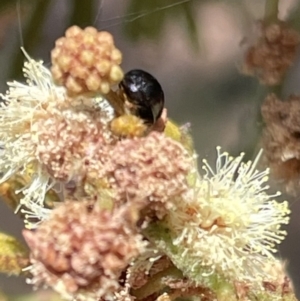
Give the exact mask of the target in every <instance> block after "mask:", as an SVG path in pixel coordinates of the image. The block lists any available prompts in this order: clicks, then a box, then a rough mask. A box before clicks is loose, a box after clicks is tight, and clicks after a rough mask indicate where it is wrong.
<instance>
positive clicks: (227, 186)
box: [167, 149, 289, 283]
mask: <svg viewBox="0 0 300 301" xmlns="http://www.w3.org/2000/svg"><path fill="white" fill-rule="evenodd" d="M258 157H259V156H258ZM242 158H243V154H242V155H241V156H239V157H237V158H232V157H230V156H229V155H228V154H227V153H221V152H220V149H218V158H217V164H216V170H215V171H214V170H213V169H212V168H211V167H210V166H209V165H208V164H207V162H206V161H204V163H205V165H204V169H205V171H206V175H205V176H204V177H203V178H202V179H201V180H199V181H198V182H197V183H196V185H195V188H194V190H193V191H191V192H190V194H189V195H187V196H186V198H185V199H184V201H182V202H180V203H178V204H177V208H176V210H175V211H172V210H170V213H169V214H168V216H167V225H168V228H169V229H171V233H172V238H173V245H175V246H177V247H178V248H179V250H181V252H182V259H180V260H182V261H183V265H184V266H185V271H186V273H187V274H188V275H192V278H194V280H196V281H197V277H201V276H200V275H201V274H202V275H209V274H211V273H215V272H217V273H218V274H219V275H223V276H225V277H226V278H229V279H232V280H238V281H250V282H251V283H260V281H262V280H263V279H265V278H267V277H268V276H267V275H265V273H264V272H263V271H262V265H263V262H264V261H266V260H267V258H268V260H269V259H271V260H274V258H273V253H274V252H276V247H275V246H276V245H277V244H278V243H279V242H280V241H281V240H282V239H283V238H284V237H285V235H286V232H285V231H284V230H281V229H280V226H281V225H282V224H287V223H288V221H289V218H288V214H289V209H288V204H287V202H283V203H278V202H276V201H274V200H272V198H273V197H276V196H277V195H278V194H276V195H268V194H267V193H266V190H267V189H268V186H264V185H263V184H264V183H265V182H266V181H267V179H268V178H267V174H268V171H267V170H266V171H263V172H259V171H257V170H256V169H255V166H256V163H257V160H258V158H257V159H256V161H255V162H254V163H252V162H248V163H243V162H242ZM180 265H181V266H182V263H181V264H180ZM201 271H202V272H201ZM198 279H199V278H198Z"/></svg>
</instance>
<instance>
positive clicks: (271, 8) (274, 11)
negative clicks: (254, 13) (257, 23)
mask: <svg viewBox="0 0 300 301" xmlns="http://www.w3.org/2000/svg"><path fill="white" fill-rule="evenodd" d="M278 5H279V0H266V4H265V17H264V21H265V23H266V24H270V23H274V22H276V21H278Z"/></svg>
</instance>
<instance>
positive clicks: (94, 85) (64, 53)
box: [51, 26, 123, 95]
mask: <svg viewBox="0 0 300 301" xmlns="http://www.w3.org/2000/svg"><path fill="white" fill-rule="evenodd" d="M51 59H52V68H51V71H52V76H53V79H54V80H55V81H56V82H57V83H58V84H60V85H64V86H65V87H66V88H67V91H68V93H69V94H71V95H78V94H82V93H85V92H99V93H102V94H107V93H108V92H109V90H110V87H111V85H114V84H116V83H118V82H119V81H120V80H121V79H122V78H123V71H122V69H121V68H120V66H119V65H120V63H121V61H122V54H121V52H120V51H119V50H118V49H117V48H116V47H115V45H114V41H113V37H112V35H111V34H110V33H108V32H106V31H100V32H98V31H97V30H96V29H95V28H93V27H86V28H85V29H83V30H82V29H81V28H79V27H78V26H72V27H70V28H69V29H68V30H67V31H66V36H65V37H63V38H60V39H58V40H57V41H56V43H55V48H54V49H53V50H52V52H51Z"/></svg>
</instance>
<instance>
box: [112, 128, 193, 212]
mask: <svg viewBox="0 0 300 301" xmlns="http://www.w3.org/2000/svg"><path fill="white" fill-rule="evenodd" d="M106 168H107V175H108V177H109V179H111V181H110V183H111V187H112V189H113V191H115V193H116V194H117V196H116V199H118V200H120V201H122V200H124V199H128V200H130V201H131V202H132V201H134V200H135V201H147V202H146V203H145V204H146V205H148V203H149V202H150V203H152V204H150V207H151V208H152V209H154V210H155V211H156V214H157V215H158V216H161V215H163V214H164V213H165V211H166V209H167V208H170V207H172V205H173V203H174V200H175V199H176V197H179V196H181V195H182V193H183V192H185V191H187V190H188V184H187V175H188V173H189V172H192V168H193V158H192V157H190V156H189V155H188V152H187V151H186V150H185V149H184V147H183V146H182V145H180V144H179V143H177V142H175V141H173V140H172V139H171V138H168V137H165V136H164V135H163V134H161V133H157V132H153V133H151V134H149V135H148V136H147V137H145V138H136V139H125V140H123V141H120V142H118V143H117V144H116V145H115V146H114V147H113V148H112V149H111V152H110V155H109V158H108V162H107V163H106Z"/></svg>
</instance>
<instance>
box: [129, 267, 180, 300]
mask: <svg viewBox="0 0 300 301" xmlns="http://www.w3.org/2000/svg"><path fill="white" fill-rule="evenodd" d="M165 277H172V278H176V279H178V278H182V277H183V275H182V272H181V271H180V270H178V269H177V268H176V267H174V266H172V267H169V268H167V269H165V270H164V271H162V272H159V273H157V274H155V275H154V276H153V277H152V278H150V279H149V280H148V282H147V283H146V284H145V285H144V286H142V287H140V288H138V289H136V290H133V291H132V292H131V295H133V296H134V297H136V298H137V299H144V298H146V297H148V296H150V295H152V294H154V293H156V292H159V291H161V290H162V289H164V288H165V287H166V284H165V282H164V278H165Z"/></svg>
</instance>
